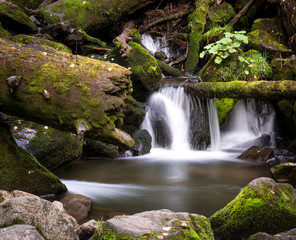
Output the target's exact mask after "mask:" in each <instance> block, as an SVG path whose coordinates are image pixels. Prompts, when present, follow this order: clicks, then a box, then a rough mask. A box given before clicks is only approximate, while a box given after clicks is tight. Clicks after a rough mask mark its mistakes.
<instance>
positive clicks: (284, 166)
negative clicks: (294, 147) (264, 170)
mask: <svg viewBox="0 0 296 240" xmlns="http://www.w3.org/2000/svg"><path fill="white" fill-rule="evenodd" d="M271 175H272V178H273V179H274V180H275V181H277V182H280V183H290V184H291V185H292V186H293V187H294V188H295V187H296V163H291V162H288V163H281V164H279V165H276V166H274V167H273V168H271Z"/></svg>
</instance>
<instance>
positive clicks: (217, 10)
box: [206, 2, 236, 30]
mask: <svg viewBox="0 0 296 240" xmlns="http://www.w3.org/2000/svg"><path fill="white" fill-rule="evenodd" d="M235 14H236V11H235V9H234V7H232V5H230V4H229V3H227V2H223V3H221V4H218V3H217V2H215V3H214V4H213V5H212V6H211V7H210V8H209V12H208V19H207V23H208V24H207V26H206V30H210V29H212V28H213V27H224V26H225V25H226V24H227V23H228V22H229V21H230V20H231V19H232V18H233V17H234V16H235Z"/></svg>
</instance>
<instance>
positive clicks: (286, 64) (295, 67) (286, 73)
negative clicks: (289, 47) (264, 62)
mask: <svg viewBox="0 0 296 240" xmlns="http://www.w3.org/2000/svg"><path fill="white" fill-rule="evenodd" d="M271 67H272V80H275V81H279V80H296V59H295V58H286V59H283V58H274V59H273V60H272V61H271Z"/></svg>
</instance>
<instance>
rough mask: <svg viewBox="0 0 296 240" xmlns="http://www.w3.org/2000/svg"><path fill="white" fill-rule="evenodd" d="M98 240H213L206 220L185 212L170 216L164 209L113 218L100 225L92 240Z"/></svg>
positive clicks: (168, 211)
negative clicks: (143, 239)
mask: <svg viewBox="0 0 296 240" xmlns="http://www.w3.org/2000/svg"><path fill="white" fill-rule="evenodd" d="M100 237H104V238H105V239H126V238H128V239H135V238H136V239H140V238H144V237H145V238H147V239H200V240H213V239H214V236H213V232H212V230H211V226H210V223H209V221H208V219H207V218H206V217H204V216H202V215H197V214H190V213H186V212H172V211H170V210H167V209H162V210H155V211H147V212H142V213H137V214H134V215H130V216H125V215H122V216H116V217H114V218H112V219H109V220H107V221H105V222H104V223H103V224H101V229H98V230H97V232H96V234H95V239H101V238H100ZM108 237H109V238H108ZM112 237H114V238H112ZM115 237H116V238H115Z"/></svg>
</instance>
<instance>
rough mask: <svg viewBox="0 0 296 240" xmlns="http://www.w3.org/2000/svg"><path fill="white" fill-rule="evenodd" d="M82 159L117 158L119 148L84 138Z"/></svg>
mask: <svg viewBox="0 0 296 240" xmlns="http://www.w3.org/2000/svg"><path fill="white" fill-rule="evenodd" d="M82 157H86V158H89V157H107V158H118V157H119V148H118V146H115V145H112V144H108V143H103V142H101V141H96V140H93V139H89V138H86V139H84V144H83V153H82Z"/></svg>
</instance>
